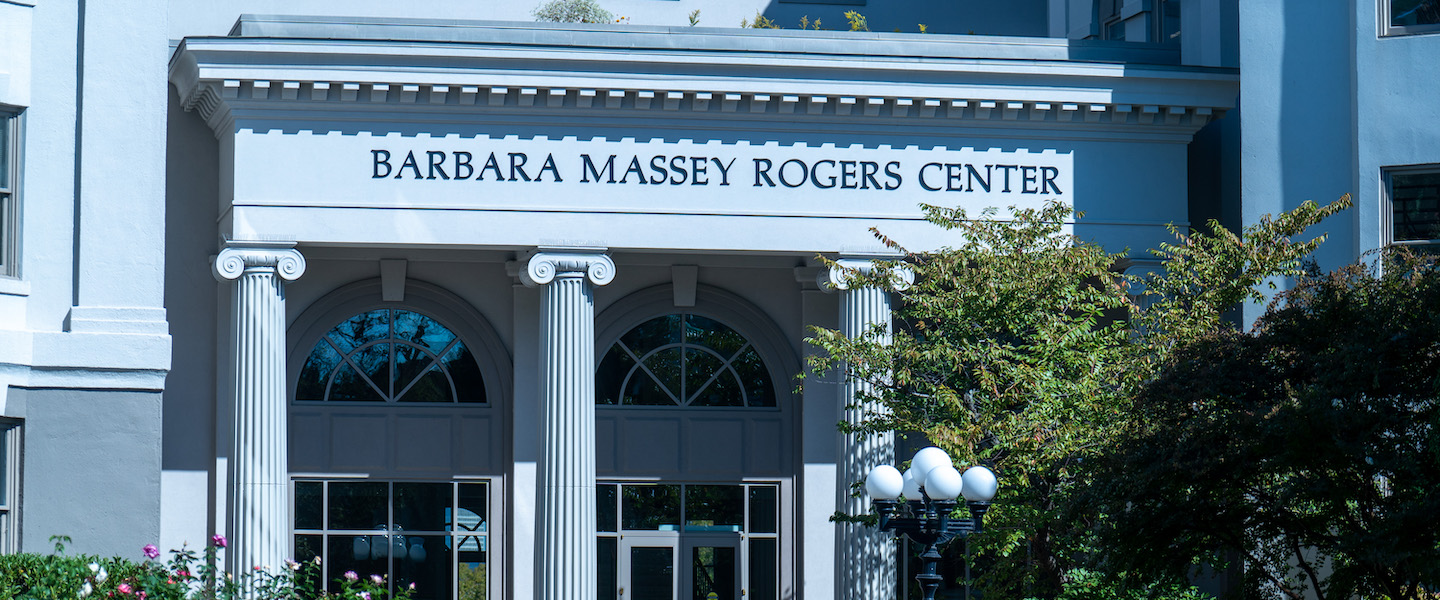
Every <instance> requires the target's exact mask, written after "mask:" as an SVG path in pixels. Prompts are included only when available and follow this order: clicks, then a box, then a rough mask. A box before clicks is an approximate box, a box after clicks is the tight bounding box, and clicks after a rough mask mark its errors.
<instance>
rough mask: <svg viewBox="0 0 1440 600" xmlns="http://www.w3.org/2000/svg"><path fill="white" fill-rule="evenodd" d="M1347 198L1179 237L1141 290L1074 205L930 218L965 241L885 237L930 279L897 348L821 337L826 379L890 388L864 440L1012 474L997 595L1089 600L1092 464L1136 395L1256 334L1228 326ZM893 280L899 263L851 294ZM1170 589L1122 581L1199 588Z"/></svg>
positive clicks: (911, 306) (995, 554) (992, 531)
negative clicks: (1179, 356)
mask: <svg viewBox="0 0 1440 600" xmlns="http://www.w3.org/2000/svg"><path fill="white" fill-rule="evenodd" d="M1347 202H1348V200H1347V199H1342V200H1341V201H1339V202H1337V203H1334V204H1332V205H1329V206H1326V207H1319V206H1316V205H1314V204H1309V203H1307V204H1306V205H1305V206H1303V207H1301V208H1300V209H1297V210H1296V211H1292V212H1290V213H1285V214H1283V215H1280V216H1279V217H1276V218H1274V219H1269V218H1267V219H1264V220H1262V222H1260V223H1258V224H1256V225H1254V226H1252V227H1250V228H1248V229H1247V230H1246V231H1245V232H1243V233H1242V234H1241V235H1234V234H1231V233H1229V232H1227V231H1225V230H1224V228H1222V227H1220V226H1219V225H1218V224H1217V223H1213V222H1212V223H1211V233H1210V234H1208V235H1206V234H1198V233H1197V234H1189V235H1182V234H1180V233H1179V232H1177V241H1176V242H1175V243H1173V244H1166V245H1163V246H1162V247H1161V248H1159V249H1158V250H1156V254H1157V255H1158V256H1159V257H1160V258H1162V259H1165V260H1166V261H1168V266H1169V269H1168V270H1167V271H1166V272H1164V273H1158V274H1154V275H1151V276H1148V277H1145V278H1138V279H1132V278H1127V277H1125V276H1122V275H1120V274H1119V272H1118V271H1117V269H1118V268H1119V267H1120V266H1123V264H1124V258H1123V256H1122V255H1118V254H1110V253H1107V252H1105V251H1104V250H1103V249H1101V248H1100V247H1098V246H1095V245H1093V244H1088V243H1084V242H1081V241H1079V240H1077V239H1076V238H1074V237H1073V236H1071V235H1067V234H1066V230H1067V226H1066V225H1065V224H1064V223H1065V222H1066V221H1067V220H1069V219H1070V218H1071V217H1072V216H1076V215H1072V212H1071V210H1070V209H1069V208H1068V207H1065V206H1063V205H1060V204H1058V203H1052V204H1049V205H1047V206H1046V207H1045V208H1043V209H1040V210H1017V211H1014V214H1013V216H1012V217H1011V218H1009V219H1007V220H997V219H994V218H993V217H994V214H993V213H989V212H987V213H985V214H982V215H980V218H978V219H972V218H971V217H970V216H969V215H967V214H966V213H965V211H963V210H959V209H950V208H944V207H936V206H924V207H923V208H924V210H925V214H926V218H927V220H929V221H930V222H932V223H934V224H936V225H938V226H941V227H944V228H946V229H948V230H951V231H953V232H955V234H956V239H957V242H958V244H957V245H956V246H954V247H949V248H943V249H940V250H937V251H933V252H909V251H906V249H905V248H904V247H903V246H902V245H901V244H900V243H899V242H897V241H895V240H892V239H890V238H888V237H886V236H884V235H883V234H881V233H879V232H877V233H876V235H877V237H879V239H880V240H881V241H882V242H884V243H885V244H886V245H888V246H889V247H890V248H892V249H893V250H896V251H897V252H900V253H901V254H902V255H903V256H904V262H906V263H907V264H908V266H909V267H910V268H912V269H913V270H914V271H915V275H916V283H915V285H913V286H912V287H910V288H909V289H908V290H906V291H904V292H901V293H900V298H901V302H900V303H899V305H900V308H898V309H897V310H896V314H895V321H896V324H895V333H894V339H893V341H892V342H890V343H885V342H884V341H883V336H881V335H880V332H879V331H878V330H877V331H872V332H869V333H868V334H866V335H860V336H857V337H855V338H846V337H845V336H843V335H841V334H840V333H839V332H836V331H831V330H824V329H820V330H815V331H814V332H813V336H812V338H811V339H810V341H811V343H813V344H815V345H817V346H818V347H820V348H822V349H823V350H824V351H825V352H823V353H821V354H819V355H817V356H815V357H813V359H812V360H811V363H810V366H811V368H813V369H816V370H818V371H830V370H835V369H843V370H844V374H845V376H846V377H849V378H854V379H857V380H864V381H868V382H869V383H871V384H873V386H874V387H873V389H874V390H875V391H874V392H873V393H872V394H870V395H868V396H866V397H863V398H860V399H859V400H860V401H861V402H873V403H876V404H878V405H880V406H883V407H884V410H881V411H877V412H876V413H875V414H874V415H873V416H872V417H871V418H870V419H868V420H867V421H866V422H865V423H864V424H862V425H861V426H860V427H859V431H862V432H865V431H896V432H902V433H905V432H918V433H920V434H922V435H923V436H924V437H926V438H927V439H929V440H930V441H931V442H933V443H935V444H936V445H939V446H940V447H942V448H944V449H945V450H947V451H948V452H950V454H951V456H952V457H954V458H955V460H956V461H957V462H960V463H964V464H975V463H983V464H987V465H989V466H991V467H992V468H993V469H995V471H996V473H997V475H998V476H999V477H1000V478H1001V480H1002V482H1003V485H1002V487H1001V492H1000V497H999V498H997V500H996V502H995V505H994V506H993V507H992V509H991V511H990V516H989V518H988V523H989V531H988V533H987V534H986V535H984V536H979V537H977V538H974V539H973V540H972V549H974V550H976V551H978V552H979V553H980V554H981V555H983V556H984V560H985V562H987V563H991V564H993V566H990V567H988V568H987V570H986V572H985V573H983V574H982V575H981V580H980V582H979V583H980V584H981V585H982V586H983V587H984V588H985V589H986V591H987V592H988V593H990V594H992V595H995V596H997V597H1012V598H1013V597H1025V596H1026V595H1034V596H1039V597H1056V596H1058V595H1060V594H1061V593H1063V592H1064V591H1065V590H1067V589H1076V588H1075V586H1076V585H1077V582H1078V581H1080V579H1081V578H1080V577H1078V576H1077V573H1080V571H1077V569H1078V568H1079V567H1081V566H1083V565H1085V564H1087V563H1088V559H1089V557H1090V556H1092V555H1094V554H1095V553H1097V552H1098V549H1097V548H1096V546H1095V541H1096V540H1095V537H1094V532H1095V524H1096V522H1097V521H1098V520H1100V519H1101V518H1102V517H1103V515H1102V514H1100V513H1098V512H1096V511H1094V510H1093V507H1092V510H1091V511H1090V512H1089V513H1085V512H1081V511H1076V510H1073V508H1074V507H1075V506H1076V505H1077V502H1078V501H1079V500H1078V498H1080V495H1081V492H1083V491H1084V490H1085V489H1087V488H1088V487H1089V486H1090V485H1091V484H1092V478H1091V475H1090V473H1089V471H1090V467H1089V465H1088V463H1086V462H1085V461H1086V460H1087V459H1088V457H1091V456H1094V455H1095V454H1096V453H1097V452H1098V451H1099V450H1101V449H1103V448H1106V447H1107V446H1108V445H1109V444H1111V443H1112V440H1113V439H1114V438H1115V436H1116V435H1117V434H1118V433H1119V432H1120V431H1121V430H1122V429H1123V426H1124V425H1125V424H1126V423H1127V422H1129V421H1130V420H1131V416H1130V415H1131V403H1132V401H1133V400H1132V398H1133V394H1134V392H1135V390H1137V389H1139V388H1140V386H1141V384H1143V382H1145V381H1147V380H1148V379H1150V378H1151V377H1153V374H1154V373H1155V370H1156V369H1157V368H1158V367H1159V366H1160V365H1165V364H1167V362H1166V361H1167V357H1168V356H1169V355H1170V354H1171V353H1172V352H1173V349H1174V348H1177V347H1180V346H1182V345H1183V341H1184V340H1188V339H1192V338H1195V337H1198V336H1201V335H1203V334H1205V333H1208V332H1213V331H1218V330H1236V329H1238V327H1237V326H1236V325H1234V324H1233V323H1232V322H1230V321H1227V320H1226V319H1225V318H1224V314H1225V313H1226V312H1227V311H1229V310H1230V309H1231V308H1232V307H1234V306H1235V305H1237V304H1238V303H1239V302H1241V301H1245V300H1248V299H1251V298H1255V297H1260V294H1259V292H1258V291H1256V290H1255V289H1254V286H1255V285H1256V284H1258V283H1260V282H1264V281H1266V280H1270V279H1273V278H1275V277H1283V276H1289V275H1293V274H1296V273H1298V272H1299V266H1300V260H1301V259H1302V258H1303V257H1304V256H1305V255H1306V254H1308V253H1309V252H1310V251H1312V250H1313V249H1314V247H1315V245H1316V244H1318V243H1320V240H1321V239H1323V238H1315V239H1311V240H1308V241H1300V240H1299V239H1298V238H1299V237H1300V236H1301V235H1302V234H1303V232H1304V231H1305V230H1306V229H1307V228H1308V227H1310V226H1312V225H1314V224H1315V223H1318V222H1319V221H1320V220H1321V219H1323V218H1324V217H1326V216H1328V215H1330V214H1333V213H1334V212H1336V211H1338V210H1341V209H1343V208H1344V207H1345V206H1347V205H1348V204H1347ZM891 277H892V273H890V272H888V270H887V269H886V268H884V267H883V265H882V266H881V268H878V269H876V270H875V271H874V272H873V273H872V274H870V275H861V274H858V273H857V274H854V275H853V276H852V282H851V283H852V285H857V286H861V285H886V284H887V283H888V281H889V280H890V278H891ZM1136 284H1143V287H1144V289H1143V291H1141V292H1140V294H1139V296H1140V299H1141V300H1142V301H1140V302H1136V301H1135V298H1134V297H1132V296H1131V294H1130V291H1131V286H1132V285H1136ZM1163 575H1164V576H1165V577H1167V579H1165V580H1158V581H1131V582H1129V583H1127V582H1126V581H1125V580H1124V578H1117V579H1116V580H1115V581H1113V582H1112V583H1113V584H1114V585H1117V586H1119V587H1120V589H1122V591H1123V590H1126V589H1128V590H1141V591H1145V590H1149V591H1147V592H1144V593H1145V594H1149V595H1150V596H1153V597H1166V596H1164V595H1163V594H1161V593H1160V592H1157V591H1155V590H1160V589H1169V588H1167V587H1166V586H1175V585H1179V586H1181V587H1182V588H1184V587H1188V586H1186V585H1183V581H1184V579H1183V573H1182V574H1174V573H1166V574H1163ZM1091 580H1093V578H1091V579H1087V580H1086V581H1091ZM1157 586H1158V587H1157ZM1151 592H1153V593H1151ZM1127 593H1128V592H1127ZM1157 594H1159V595H1157Z"/></svg>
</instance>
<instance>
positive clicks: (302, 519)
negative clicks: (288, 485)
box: [295, 481, 325, 529]
mask: <svg viewBox="0 0 1440 600" xmlns="http://www.w3.org/2000/svg"><path fill="white" fill-rule="evenodd" d="M324 486H325V484H323V483H320V482H318V481H297V482H295V528H296V529H320V528H322V527H324V526H325V524H324V523H323V522H322V521H323V517H324V514H325V513H324V498H323V497H322V494H324V491H325V488H324Z"/></svg>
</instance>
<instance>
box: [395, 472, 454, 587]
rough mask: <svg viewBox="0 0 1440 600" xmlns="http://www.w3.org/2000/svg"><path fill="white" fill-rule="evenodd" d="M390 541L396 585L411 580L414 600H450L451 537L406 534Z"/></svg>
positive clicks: (398, 585) (401, 585)
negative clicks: (393, 555) (392, 541)
mask: <svg viewBox="0 0 1440 600" xmlns="http://www.w3.org/2000/svg"><path fill="white" fill-rule="evenodd" d="M397 485H398V484H397ZM447 487H448V486H447ZM392 540H394V543H393V544H392V546H391V548H392V550H393V551H394V553H395V561H394V567H395V588H396V589H397V590H398V589H401V588H405V587H408V586H409V585H410V584H412V583H413V584H415V594H414V595H413V596H411V598H413V599H414V600H441V599H442V598H443V599H444V600H450V565H451V564H452V562H451V560H450V546H449V541H450V539H449V538H448V537H447V536H444V535H410V534H406V535H396V536H394V537H393V538H392Z"/></svg>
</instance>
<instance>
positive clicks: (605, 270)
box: [519, 248, 615, 287]
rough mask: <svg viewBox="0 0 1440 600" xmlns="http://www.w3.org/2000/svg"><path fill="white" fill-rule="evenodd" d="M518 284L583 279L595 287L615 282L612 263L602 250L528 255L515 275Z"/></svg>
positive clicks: (538, 283) (558, 251) (530, 285)
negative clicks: (516, 275)
mask: <svg viewBox="0 0 1440 600" xmlns="http://www.w3.org/2000/svg"><path fill="white" fill-rule="evenodd" d="M519 276H520V281H521V283H524V284H525V285H526V286H527V287H538V286H542V285H545V284H548V283H550V282H551V281H554V280H555V279H557V278H566V277H584V278H587V279H589V280H590V283H592V284H595V285H605V284H607V283H610V282H611V281H614V280H615V261H613V260H610V257H609V256H607V255H606V254H605V249H604V248H595V249H590V248H586V249H583V250H577V249H569V248H567V249H564V250H555V251H551V250H544V249H542V250H541V251H539V252H536V253H535V254H533V255H531V256H530V259H529V260H527V261H526V262H525V266H524V268H523V269H521V270H520V273H519Z"/></svg>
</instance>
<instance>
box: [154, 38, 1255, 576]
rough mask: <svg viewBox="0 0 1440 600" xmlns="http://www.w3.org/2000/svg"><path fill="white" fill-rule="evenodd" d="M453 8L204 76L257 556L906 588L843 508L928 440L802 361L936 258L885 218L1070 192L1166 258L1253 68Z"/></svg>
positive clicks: (190, 83) (235, 403)
mask: <svg viewBox="0 0 1440 600" xmlns="http://www.w3.org/2000/svg"><path fill="white" fill-rule="evenodd" d="M432 25H433V24H430V23H426V22H419V21H404V20H398V21H395V22H389V23H378V22H377V23H365V24H351V25H347V26H345V27H344V28H337V27H336V26H333V25H331V24H327V23H325V22H323V21H321V20H314V19H307V18H303V17H293V18H292V17H247V18H246V19H242V21H241V22H240V23H239V24H238V25H237V27H236V30H235V33H234V34H233V35H231V36H228V37H217V38H189V39H186V40H185V41H184V42H183V43H182V44H181V46H180V47H179V48H178V49H177V50H176V53H175V55H174V58H173V60H172V65H171V81H172V83H174V85H175V87H176V89H177V90H178V92H179V96H180V99H181V101H182V103H183V104H184V106H185V107H186V108H187V109H189V110H191V111H193V112H194V114H196V115H198V117H199V118H201V119H203V120H204V123H205V125H206V126H207V127H208V128H209V130H210V132H212V133H213V135H214V137H215V140H216V142H215V143H216V145H217V147H218V152H217V155H218V162H219V164H218V175H217V176H216V178H217V180H218V189H219V191H218V194H217V197H216V198H201V199H197V202H198V201H213V202H216V203H217V204H218V208H217V210H216V217H217V218H216V223H217V231H216V233H217V234H218V237H220V238H221V239H225V240H231V241H230V242H227V244H226V245H225V246H223V247H217V248H216V252H217V253H218V256H217V258H216V262H215V272H216V274H217V277H219V278H220V279H222V280H223V281H222V285H224V286H230V288H233V289H231V290H230V291H228V292H226V294H227V296H226V297H228V298H229V300H226V301H224V302H223V303H222V307H224V308H225V309H226V310H228V312H229V314H231V315H233V318H234V320H233V323H234V326H233V329H232V330H231V333H229V334H227V335H229V336H230V337H231V339H229V340H228V341H226V342H225V343H226V344H227V346H226V347H227V348H229V350H228V351H227V352H223V353H222V356H221V359H220V360H221V361H222V365H221V371H222V372H230V373H233V382H234V383H233V385H231V386H228V387H227V391H226V393H225V394H222V397H221V400H220V402H221V404H223V405H224V407H223V408H224V409H223V410H220V411H217V414H218V415H220V416H219V417H217V423H216V426H217V430H218V431H221V432H224V437H225V443H224V444H223V448H222V449H221V450H219V452H218V454H220V455H221V456H220V457H219V460H218V461H217V472H220V473H227V474H228V475H227V476H226V477H225V478H224V479H223V486H222V487H224V488H225V492H224V493H223V494H221V493H218V492H217V497H220V496H223V497H224V498H226V499H227V500H225V501H224V502H223V503H222V502H217V506H216V507H215V511H214V512H215V515H216V516H215V519H214V521H215V522H214V524H213V526H214V528H215V530H216V531H221V532H227V533H228V534H229V535H231V536H232V538H233V539H234V540H235V543H236V544H237V546H236V551H235V552H233V553H231V554H230V561H231V565H230V566H231V568H245V567H246V566H249V565H254V564H260V565H270V564H279V561H281V560H283V559H284V558H287V557H291V556H297V555H312V556H321V557H324V558H325V560H326V564H327V565H332V567H331V568H337V569H339V568H344V569H351V568H353V569H368V570H372V571H376V572H379V571H381V570H383V571H384V572H385V573H388V574H390V575H392V576H393V577H392V580H393V581H397V582H417V583H418V584H419V586H420V589H421V590H422V593H421V594H420V596H419V597H424V598H453V597H459V596H465V597H474V594H477V593H478V594H480V597H486V598H517V599H519V598H532V597H533V598H540V599H544V600H551V599H560V598H567V599H568V598H578V599H585V600H589V599H592V598H599V599H607V598H608V599H615V600H639V599H642V598H647V597H655V598H682V597H683V598H690V597H693V594H695V593H702V592H703V593H710V592H714V593H715V594H717V597H722V598H725V597H728V598H732V599H734V600H738V599H739V598H740V596H741V594H744V597H745V598H746V600H766V599H769V598H831V597H851V596H859V595H863V596H865V597H874V598H887V597H891V594H893V593H894V591H895V587H894V585H893V582H894V581H896V579H897V578H898V573H897V571H896V568H897V567H896V566H895V556H896V553H897V550H896V549H895V548H894V546H893V545H891V543H890V542H888V541H886V540H885V539H883V538H881V537H880V536H877V535H875V534H874V533H873V532H872V531H870V530H867V529H865V528H860V527H854V526H841V525H836V524H833V523H829V522H828V521H826V520H825V517H828V516H829V514H830V513H833V512H834V511H836V510H842V511H849V512H860V511H862V510H863V506H862V505H861V504H859V501H858V500H857V499H855V498H852V497H851V495H850V493H849V492H850V490H851V484H852V483H854V482H855V481H858V480H859V478H860V477H861V476H862V475H863V473H865V472H866V471H868V469H869V467H871V466H873V465H874V464H881V463H886V464H888V463H892V462H893V452H894V446H895V441H894V440H893V439H891V438H889V437H885V436H860V437H857V436H842V435H841V434H840V433H838V432H836V431H835V427H834V424H835V423H836V422H837V421H842V420H843V421H848V422H852V423H853V422H858V421H859V420H860V419H862V418H863V417H864V415H865V414H866V413H867V412H873V411H875V410H880V409H879V408H878V407H874V406H860V405H857V404H856V403H855V399H856V398H857V397H859V396H860V395H861V394H862V392H863V390H862V389H861V388H859V387H857V386H858V385H860V384H853V383H852V384H845V385H838V382H836V381H835V380H833V379H826V378H825V377H824V376H820V375H812V376H811V377H810V378H809V379H807V381H806V383H805V385H804V386H803V388H801V387H797V386H796V385H795V384H794V381H795V379H794V378H795V376H796V375H797V374H799V373H800V372H801V370H802V367H801V364H802V357H803V355H804V354H805V353H806V352H807V351H808V349H807V347H806V343H805V342H804V338H805V337H806V335H808V334H807V332H806V329H805V328H806V327H807V326H823V327H827V328H834V329H840V330H841V331H844V332H845V333H846V334H848V335H858V334H861V333H863V332H867V331H871V330H874V329H875V328H877V327H878V328H879V329H880V330H884V329H885V328H886V327H887V325H888V315H889V310H890V306H891V302H893V298H894V296H893V294H892V292H887V291H885V290H876V289H850V288H849V287H848V285H847V282H846V277H845V274H844V268H851V269H862V270H863V269H868V268H870V267H871V265H872V261H873V260H876V259H877V258H878V259H881V260H895V259H899V258H903V257H897V256H895V255H894V254H887V249H885V248H877V243H876V241H875V239H874V237H873V235H872V234H871V233H870V231H869V230H870V228H871V227H875V228H877V229H879V230H880V231H882V232H884V233H885V234H886V235H889V236H891V237H893V238H896V239H898V240H901V241H902V242H903V243H905V244H906V246H907V247H909V248H912V249H916V250H920V249H926V248H936V247H940V246H943V245H946V244H947V243H953V240H952V239H950V238H949V237H948V235H949V234H948V233H947V232H945V231H943V230H940V229H938V228H936V227H933V226H932V225H930V224H929V223H927V222H925V221H924V220H923V219H921V212H920V210H919V209H918V205H919V204H920V203H922V202H923V203H932V204H944V205H949V206H963V207H965V208H966V209H967V210H971V211H973V214H976V215H978V214H980V212H981V211H982V210H985V209H994V210H996V211H997V213H996V214H997V216H998V217H1000V218H1003V217H1004V215H1005V214H1006V211H1007V210H1009V207H1012V206H1013V207H1034V206H1039V205H1041V204H1043V203H1044V202H1045V201H1047V200H1058V201H1061V202H1066V203H1070V204H1072V205H1074V206H1076V207H1077V208H1079V209H1080V210H1083V211H1086V212H1087V216H1086V218H1085V219H1083V220H1081V221H1080V222H1078V223H1072V224H1070V229H1071V231H1073V232H1074V233H1076V234H1077V235H1080V236H1082V237H1086V238H1089V239H1096V240H1099V241H1102V242H1103V243H1105V244H1106V245H1107V246H1111V247H1113V248H1116V249H1118V248H1121V247H1127V246H1128V247H1132V248H1146V247H1151V246H1153V245H1154V244H1155V243H1157V242H1158V241H1161V240H1164V239H1168V237H1167V236H1168V233H1167V232H1166V231H1165V229H1164V225H1165V224H1166V223H1168V222H1176V223H1181V222H1184V221H1185V219H1186V218H1187V212H1186V211H1187V204H1186V201H1185V196H1186V187H1185V173H1186V146H1185V143H1186V142H1188V140H1189V139H1190V137H1191V136H1192V135H1193V133H1194V132H1195V131H1196V130H1197V129H1198V128H1200V127H1201V126H1203V125H1204V124H1205V123H1207V122H1209V121H1210V120H1211V119H1213V118H1215V117H1216V116H1218V115H1220V114H1222V113H1223V112H1224V110H1225V109H1226V108H1227V107H1229V106H1230V103H1231V102H1233V99H1234V76H1233V74H1230V73H1225V72H1219V71H1213V70H1206V69H1201V68H1179V67H1177V66H1175V65H1149V64H1131V63H1126V62H1125V60H1124V59H1125V56H1126V55H1125V53H1123V52H1121V51H1120V50H1119V49H1115V50H1113V51H1108V50H1106V49H1105V48H1077V47H1071V46H1069V45H1067V43H1066V42H1064V41H1063V40H1041V39H1027V40H1025V41H1024V42H1023V43H1022V42H1018V41H1017V42H1013V43H1011V42H1007V43H1006V44H995V43H992V42H993V40H992V41H988V42H987V41H984V40H979V39H970V38H968V37H967V36H943V37H942V36H931V37H924V36H899V37H894V38H840V37H838V36H834V35H830V34H828V33H826V32H801V34H802V35H791V34H793V33H795V32H789V33H787V34H783V35H779V36H778V37H775V38H774V39H773V40H771V42H773V43H770V44H768V45H767V46H766V49H764V50H755V49H753V48H751V47H748V46H745V45H744V44H740V43H738V42H737V41H736V39H735V38H734V33H733V32H730V33H727V34H726V35H718V34H715V33H713V32H708V31H705V30H695V31H686V30H684V29H675V30H669V29H666V30H664V31H660V30H659V29H660V28H644V27H636V28H635V29H634V30H633V31H618V30H586V29H575V30H567V29H538V30H525V29H523V28H522V29H517V28H515V27H513V26H500V25H497V24H490V23H471V24H462V25H452V26H450V27H448V28H447V29H446V30H445V32H446V33H445V35H444V36H440V35H439V34H437V32H436V30H435V29H434V28H433V27H432ZM517 32H524V33H523V35H522V34H521V33H517ZM662 33H663V34H664V35H659V34H662ZM812 33H813V35H812ZM744 35H750V34H749V33H744ZM456 36H458V37H456ZM442 38H443V39H442ZM395 40H408V41H406V42H403V43H402V42H397V41H395ZM856 52H863V53H865V54H867V55H868V56H869V57H870V58H869V59H868V60H866V61H856V60H854V55H855V53H856ZM1106 52H1111V54H1106ZM1085 53H1088V54H1086V62H1078V61H1075V60H1073V59H1075V58H1077V54H1085ZM244 240H258V241H244ZM275 240H283V241H275ZM817 255H824V256H826V257H830V258H836V259H839V263H838V264H840V265H841V266H842V267H843V268H842V269H840V270H830V269H828V268H825V267H823V266H822V263H821V261H819V260H817V258H816V257H817ZM901 272H903V270H902V271H901ZM302 274H303V277H302V276H301V275H302ZM905 283H906V282H905V281H904V279H903V277H902V278H901V279H900V280H897V281H896V285H895V290H896V291H903V289H904V286H905ZM217 446H221V444H219V443H217ZM701 597H703V595H702V596H701Z"/></svg>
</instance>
